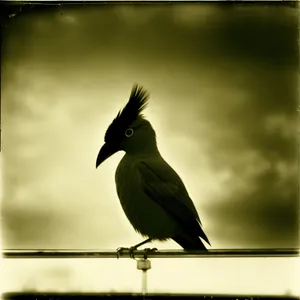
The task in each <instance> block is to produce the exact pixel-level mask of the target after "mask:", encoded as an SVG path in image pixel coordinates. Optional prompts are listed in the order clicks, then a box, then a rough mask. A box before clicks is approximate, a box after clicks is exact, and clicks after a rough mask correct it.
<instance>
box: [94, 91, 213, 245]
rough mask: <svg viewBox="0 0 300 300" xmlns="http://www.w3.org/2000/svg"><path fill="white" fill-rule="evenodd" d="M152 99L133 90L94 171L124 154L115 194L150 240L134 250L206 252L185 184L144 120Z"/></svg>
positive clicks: (129, 216)
mask: <svg viewBox="0 0 300 300" xmlns="http://www.w3.org/2000/svg"><path fill="white" fill-rule="evenodd" d="M148 99H149V93H148V92H147V91H146V90H145V89H144V88H143V87H141V86H138V85H134V86H133V88H132V91H131V94H130V98H129V101H128V103H127V104H126V106H125V107H124V109H123V110H121V111H119V113H118V114H117V116H116V118H115V119H114V120H113V122H112V123H111V124H110V125H109V127H108V129H107V131H106V133H105V138H104V141H105V144H104V145H103V146H102V148H101V149H100V151H99V154H98V157H97V162H96V168H97V167H98V166H99V165H100V164H101V163H102V162H103V161H105V160H106V159H107V158H108V157H110V156H111V155H113V154H114V153H116V152H117V151H120V150H123V151H125V152H126V154H125V155H124V156H123V158H122V160H121V161H120V163H119V165H118V167H117V170H116V174H115V181H116V187H117V193H118V196H119V199H120V202H121V205H122V207H123V210H124V212H125V214H126V216H127V218H128V220H129V221H130V223H131V224H132V226H133V227H134V229H135V230H136V231H137V232H139V233H140V234H141V235H142V236H144V237H148V238H147V240H145V241H143V242H141V243H139V244H137V245H135V246H133V247H131V248H130V249H136V248H137V247H139V246H141V245H143V244H145V243H148V242H150V241H151V240H160V241H165V240H167V239H173V240H174V241H175V242H177V243H178V244H179V245H180V246H182V247H183V248H184V249H185V250H206V247H205V246H204V244H203V242H202V240H201V239H200V238H202V239H203V240H204V241H206V242H207V243H208V244H210V242H209V240H208V238H207V236H206V234H205V233H204V231H203V229H202V227H201V221H200V218H199V215H198V213H197V210H196V208H195V206H194V204H193V202H192V200H191V198H190V197H189V194H188V192H187V190H186V188H185V186H184V184H183V182H182V180H181V178H180V177H179V176H178V174H177V173H176V172H175V171H174V170H173V169H172V167H171V166H170V165H169V164H168V163H167V162H166V161H165V160H164V159H163V158H162V156H161V155H160V153H159V150H158V148H157V143H156V134H155V131H154V129H153V128H152V126H151V124H150V122H149V121H148V120H146V119H145V117H144V116H143V115H142V111H143V110H144V108H145V107H146V105H147V101H148Z"/></svg>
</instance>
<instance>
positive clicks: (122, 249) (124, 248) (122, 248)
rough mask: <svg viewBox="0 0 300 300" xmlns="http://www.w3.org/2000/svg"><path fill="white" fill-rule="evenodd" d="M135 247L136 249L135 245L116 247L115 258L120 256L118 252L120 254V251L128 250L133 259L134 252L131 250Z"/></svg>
mask: <svg viewBox="0 0 300 300" xmlns="http://www.w3.org/2000/svg"><path fill="white" fill-rule="evenodd" d="M136 249H137V247H135V246H132V247H130V248H126V247H119V248H117V258H119V257H120V254H121V253H122V252H124V251H128V252H129V256H130V258H133V259H134V253H133V251H134V250H136Z"/></svg>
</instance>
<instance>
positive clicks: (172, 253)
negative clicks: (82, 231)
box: [2, 249, 300, 258]
mask: <svg viewBox="0 0 300 300" xmlns="http://www.w3.org/2000/svg"><path fill="white" fill-rule="evenodd" d="M132 253H133V254H134V258H144V257H145V255H146V256H147V257H148V258H177V257H187V258H197V257H199V258H201V257H227V258H230V257H300V256H299V249H218V250H208V251H192V250H190V251H184V250H160V251H155V252H150V253H149V252H148V251H146V250H134V251H133V252H132ZM2 256H3V258H129V257H130V252H129V251H128V250H123V251H122V252H121V253H118V251H116V250H107V251H106V250H104V251H100V250H98V251H95V250H32V249H31V250H9V249H7V250H2Z"/></svg>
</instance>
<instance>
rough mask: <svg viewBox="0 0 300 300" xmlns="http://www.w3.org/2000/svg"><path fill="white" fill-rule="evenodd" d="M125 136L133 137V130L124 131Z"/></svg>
mask: <svg viewBox="0 0 300 300" xmlns="http://www.w3.org/2000/svg"><path fill="white" fill-rule="evenodd" d="M125 135H126V136H127V137H131V136H132V135H133V129H132V128H128V129H126V131H125Z"/></svg>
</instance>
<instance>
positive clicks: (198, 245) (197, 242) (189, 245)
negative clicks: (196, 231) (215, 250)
mask: <svg viewBox="0 0 300 300" xmlns="http://www.w3.org/2000/svg"><path fill="white" fill-rule="evenodd" d="M172 239H173V240H174V241H175V242H176V243H177V244H179V245H180V246H181V247H182V248H183V249H184V250H207V249H206V247H205V246H204V244H203V243H202V241H201V239H200V238H199V237H198V236H188V235H177V236H175V237H173V238H172Z"/></svg>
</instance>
